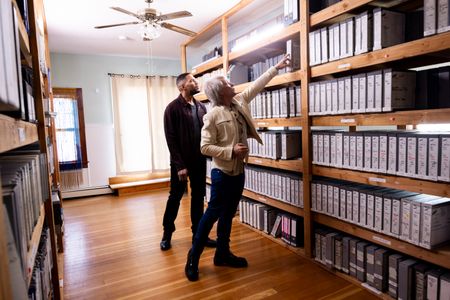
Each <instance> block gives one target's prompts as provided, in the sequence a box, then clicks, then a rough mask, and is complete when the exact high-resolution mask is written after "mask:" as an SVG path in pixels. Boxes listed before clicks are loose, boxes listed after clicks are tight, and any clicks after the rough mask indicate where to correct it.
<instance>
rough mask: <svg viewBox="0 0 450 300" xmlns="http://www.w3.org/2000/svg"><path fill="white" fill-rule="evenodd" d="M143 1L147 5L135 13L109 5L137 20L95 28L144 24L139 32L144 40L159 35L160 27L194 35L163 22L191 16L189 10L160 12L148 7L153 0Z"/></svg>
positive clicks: (184, 29) (191, 32)
mask: <svg viewBox="0 0 450 300" xmlns="http://www.w3.org/2000/svg"><path fill="white" fill-rule="evenodd" d="M145 2H146V3H148V7H147V8H144V9H142V10H139V11H138V12H137V13H133V12H131V11H128V10H125V9H123V8H120V7H111V9H114V10H116V11H118V12H121V13H124V14H127V15H130V16H133V17H136V18H138V19H139V21H134V22H126V23H119V24H110V25H101V26H95V28H96V29H102V28H109V27H117V26H123V25H133V24H144V27H143V29H142V31H141V32H140V33H141V35H142V37H143V39H144V41H150V40H153V39H155V38H157V37H158V36H159V35H160V32H159V31H160V29H161V27H163V28H166V29H169V30H173V31H176V32H178V33H181V34H185V35H188V36H195V35H196V33H195V32H193V31H190V30H188V29H186V28H183V27H180V26H176V25H173V24H171V23H167V22H163V21H166V20H172V19H178V18H184V17H191V16H192V14H191V13H190V12H188V11H185V10H183V11H177V12H172V13H168V14H161V13H160V12H159V11H157V10H156V9H154V8H151V7H150V4H151V3H152V2H153V0H145Z"/></svg>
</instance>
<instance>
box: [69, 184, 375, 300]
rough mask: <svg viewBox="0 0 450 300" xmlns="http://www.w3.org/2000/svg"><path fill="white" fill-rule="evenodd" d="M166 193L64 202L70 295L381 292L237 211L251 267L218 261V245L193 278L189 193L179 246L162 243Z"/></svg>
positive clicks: (240, 241) (241, 250)
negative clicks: (257, 227)
mask: <svg viewBox="0 0 450 300" xmlns="http://www.w3.org/2000/svg"><path fill="white" fill-rule="evenodd" d="M167 194H168V192H167V190H162V191H156V192H150V193H145V194H137V195H132V196H125V197H118V196H100V197H93V198H83V199H78V200H66V201H65V202H64V218H65V241H64V243H65V252H64V255H63V257H64V299H96V300H99V299H108V300H111V299H266V298H267V299H365V300H369V299H375V296H373V295H371V294H370V293H368V292H367V291H365V290H362V289H361V288H359V287H357V286H356V285H353V284H351V283H349V282H347V281H345V280H344V279H341V278H339V277H337V276H335V275H333V274H331V273H329V272H327V271H326V270H323V269H322V268H321V267H319V266H318V265H316V264H315V263H313V262H310V261H308V260H307V259H304V258H302V257H300V256H298V255H296V254H294V253H293V252H291V251H289V250H288V249H286V248H284V247H283V246H281V245H279V244H277V243H274V242H273V241H271V240H269V239H267V238H265V237H263V236H262V235H260V234H258V233H256V232H254V231H253V230H251V229H249V228H247V227H245V226H243V225H241V224H239V220H238V218H235V222H234V224H233V231H232V237H231V248H232V250H233V252H234V253H235V254H237V255H240V256H244V257H246V258H247V260H248V262H249V267H248V268H246V269H232V268H228V267H215V266H214V264H213V262H212V259H213V256H214V250H213V249H208V248H207V249H206V250H205V251H204V253H203V255H202V257H201V260H200V280H199V281H197V282H194V283H192V282H189V281H188V280H187V279H186V277H185V275H184V265H185V262H186V255H187V252H188V250H189V248H190V246H191V237H192V236H191V231H190V219H189V200H188V199H184V200H183V201H182V204H181V207H180V212H179V215H178V218H177V221H176V227H177V231H176V232H175V233H174V236H173V238H172V249H170V250H169V251H167V252H162V251H161V250H160V249H159V242H160V240H161V235H162V226H161V223H162V216H163V213H164V208H165V203H166V200H167ZM214 235H215V228H214V229H213V231H212V234H211V236H212V237H214Z"/></svg>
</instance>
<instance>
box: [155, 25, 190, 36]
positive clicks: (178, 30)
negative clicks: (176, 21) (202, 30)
mask: <svg viewBox="0 0 450 300" xmlns="http://www.w3.org/2000/svg"><path fill="white" fill-rule="evenodd" d="M161 26H162V27H164V28H166V29H170V30H173V31H176V32H179V33H182V34H185V35H188V36H195V35H196V34H197V33H195V32H193V31H190V30H189V29H186V28H183V27H180V26H176V25H173V24H170V23H164V22H163V23H161Z"/></svg>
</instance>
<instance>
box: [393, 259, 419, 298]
mask: <svg viewBox="0 0 450 300" xmlns="http://www.w3.org/2000/svg"><path fill="white" fill-rule="evenodd" d="M415 264H417V260H415V259H406V260H403V261H401V262H400V263H399V265H398V295H397V296H398V299H412V297H413V295H414V293H413V291H414V281H413V274H414V265H415Z"/></svg>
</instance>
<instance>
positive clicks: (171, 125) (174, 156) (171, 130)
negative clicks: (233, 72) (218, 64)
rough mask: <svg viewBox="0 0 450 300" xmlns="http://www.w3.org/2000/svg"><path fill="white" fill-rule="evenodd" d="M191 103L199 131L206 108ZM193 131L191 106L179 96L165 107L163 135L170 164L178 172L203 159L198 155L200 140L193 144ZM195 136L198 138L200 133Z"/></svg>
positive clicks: (198, 103) (200, 104) (195, 102)
mask: <svg viewBox="0 0 450 300" xmlns="http://www.w3.org/2000/svg"><path fill="white" fill-rule="evenodd" d="M193 101H194V104H195V106H196V107H197V117H198V121H199V128H200V130H201V128H202V127H203V116H204V115H205V114H206V107H205V105H204V104H203V103H200V102H198V101H196V100H193ZM193 130H194V123H193V121H192V114H191V105H190V104H189V103H187V102H186V101H185V100H184V98H183V96H182V95H181V94H180V95H179V96H178V98H176V99H175V100H173V101H172V102H170V103H169V105H167V107H166V110H165V111H164V133H165V134H166V141H167V146H168V147H169V151H170V163H171V164H173V165H174V166H175V167H176V169H177V170H178V171H179V170H182V169H186V168H188V167H195V164H196V163H199V160H204V159H205V157H204V156H203V155H202V154H201V153H200V140H198V141H197V142H193V141H194V139H195V137H194V132H193ZM197 136H200V133H198V135H197Z"/></svg>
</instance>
